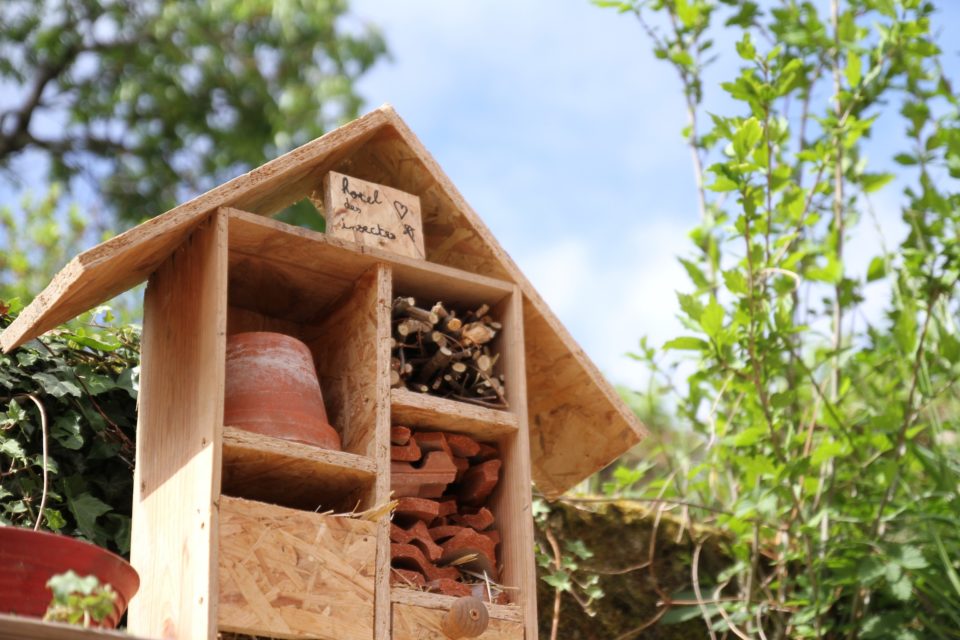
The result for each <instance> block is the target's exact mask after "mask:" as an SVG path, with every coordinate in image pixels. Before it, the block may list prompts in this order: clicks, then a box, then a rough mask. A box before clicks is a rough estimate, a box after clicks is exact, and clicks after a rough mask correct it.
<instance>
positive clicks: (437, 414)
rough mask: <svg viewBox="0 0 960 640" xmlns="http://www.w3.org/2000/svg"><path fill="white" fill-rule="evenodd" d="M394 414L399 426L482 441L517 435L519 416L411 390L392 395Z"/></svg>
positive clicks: (394, 391) (393, 391)
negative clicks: (433, 430) (425, 429)
mask: <svg viewBox="0 0 960 640" xmlns="http://www.w3.org/2000/svg"><path fill="white" fill-rule="evenodd" d="M390 404H391V414H392V415H393V420H394V422H395V423H396V424H409V425H412V426H416V427H420V428H425V427H429V428H432V429H436V430H437V431H455V432H456V433H463V434H465V435H468V436H472V437H474V438H477V439H478V440H482V441H491V440H496V439H498V438H499V437H501V436H504V435H507V434H510V433H516V431H517V429H518V427H519V424H520V421H519V419H518V418H517V415H516V414H514V413H510V412H508V411H501V410H499V409H489V408H487V407H480V406H477V405H475V404H469V403H466V402H460V401H458V400H449V399H447V398H440V397H437V396H432V395H430V394H427V393H418V392H416V391H410V390H408V389H392V390H391V391H390Z"/></svg>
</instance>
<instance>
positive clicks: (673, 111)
mask: <svg viewBox="0 0 960 640" xmlns="http://www.w3.org/2000/svg"><path fill="white" fill-rule="evenodd" d="M939 4H941V5H943V6H947V7H948V9H947V10H946V13H945V15H943V16H942V18H941V20H939V21H938V22H939V24H940V25H941V26H942V28H943V29H944V30H946V29H947V28H948V26H949V25H951V24H954V25H955V24H957V20H958V19H960V8H958V7H957V6H956V5H957V4H960V3H953V2H941V3H939ZM352 6H353V12H354V14H355V15H356V16H357V17H358V18H359V19H361V20H369V21H370V22H373V23H375V24H377V25H379V26H380V27H381V28H382V29H383V31H384V33H385V35H386V37H387V40H388V43H389V45H390V49H391V51H392V53H393V58H394V60H393V62H390V63H382V64H380V65H378V66H377V67H376V68H375V69H374V70H373V71H372V72H371V73H370V74H369V75H368V76H366V77H365V78H364V79H363V81H362V82H361V84H360V91H361V93H362V95H364V96H365V98H366V99H367V100H368V102H369V104H370V105H371V106H376V105H378V104H381V103H384V102H389V103H391V104H393V105H394V107H395V108H396V109H397V111H398V112H399V113H400V115H401V116H402V117H403V118H404V119H405V120H406V122H407V123H408V124H409V125H410V126H411V127H412V128H413V130H414V131H415V132H416V134H417V135H418V136H419V137H420V139H421V140H422V141H423V143H424V144H425V145H426V147H427V148H428V149H429V150H430V151H431V152H432V153H433V155H434V157H435V158H436V159H437V161H438V162H439V163H440V165H441V166H442V167H443V168H444V170H445V171H446V172H447V174H448V175H449V176H450V177H451V179H452V180H453V182H454V183H455V184H456V185H457V186H458V187H459V189H460V191H461V192H462V193H463V194H464V196H465V197H466V199H467V201H468V202H470V204H471V205H472V206H473V208H474V209H475V210H476V211H477V212H478V213H479V214H480V216H481V217H482V218H483V220H484V221H485V222H486V223H487V225H488V226H489V227H490V228H491V230H492V231H493V233H494V234H495V235H496V236H497V238H498V239H499V240H500V242H501V244H502V245H503V246H504V248H505V249H506V250H507V251H508V252H509V253H510V254H511V256H512V257H513V258H514V260H515V261H516V262H517V263H518V264H519V265H520V267H521V269H523V270H524V272H525V273H526V274H527V275H528V277H530V279H531V280H532V281H533V283H534V285H535V286H536V287H537V288H538V290H539V291H540V292H541V293H542V294H543V296H544V297H545V298H546V300H547V302H548V303H549V304H550V305H551V307H552V308H553V309H554V311H555V312H556V313H557V314H558V316H559V317H560V319H561V320H562V321H563V322H564V323H565V324H566V325H567V327H568V328H569V329H570V330H571V332H572V333H573V335H574V337H575V338H576V339H577V340H578V341H579V342H580V344H581V345H582V346H583V347H584V348H585V349H586V351H587V353H588V354H589V355H590V356H591V357H592V358H593V359H594V360H595V361H596V362H597V364H598V365H599V366H600V368H601V369H602V370H603V371H604V372H605V373H606V374H607V376H608V377H609V378H610V379H611V380H613V381H614V382H616V383H622V384H627V385H631V386H637V385H640V384H642V381H643V380H644V379H645V375H644V372H643V371H642V368H641V366H640V365H638V364H636V363H635V362H633V361H631V360H630V359H628V358H626V357H624V355H623V354H624V352H626V351H629V350H631V349H633V348H634V347H635V346H636V344H637V340H638V338H639V337H640V336H641V335H648V336H650V337H651V339H652V340H653V341H654V343H657V344H659V343H660V342H662V341H664V340H666V339H667V338H669V337H671V336H672V335H674V334H675V333H676V332H677V331H678V330H679V328H680V327H679V323H678V322H677V321H676V319H675V314H676V310H677V305H676V298H675V295H674V291H675V290H677V289H688V288H689V287H688V285H687V282H686V278H685V276H684V274H683V272H682V269H681V268H680V266H679V265H678V263H677V261H676V259H675V256H677V255H681V254H683V253H685V252H687V251H688V242H687V240H686V238H687V233H688V232H689V230H690V229H691V228H692V227H693V226H694V225H695V224H696V223H697V217H698V216H697V212H696V201H695V192H694V189H693V177H692V170H691V168H690V156H689V152H688V150H687V149H686V147H685V146H684V144H683V141H682V140H681V138H680V130H681V128H682V127H683V126H684V125H685V123H686V122H685V120H686V118H685V112H684V105H683V102H682V95H681V93H680V90H679V89H680V85H679V82H678V80H677V79H676V77H675V76H674V73H673V71H672V70H671V69H670V68H668V67H667V66H666V65H665V64H664V63H662V62H660V61H657V60H655V59H654V58H653V56H652V54H651V52H650V49H651V47H650V42H649V40H648V39H647V37H646V35H645V34H644V32H643V31H642V29H641V28H640V25H639V24H638V23H637V21H636V20H635V19H633V18H632V17H630V16H624V15H618V14H617V13H616V12H615V11H611V10H601V9H598V8H596V7H594V6H592V5H591V4H590V3H589V2H587V1H586V0H552V1H550V0H525V1H524V2H516V1H510V0H486V1H484V2H470V3H467V2H457V1H451V2H436V1H433V2H430V1H427V0H407V1H404V2H396V3H394V2H390V3H385V2H382V1H379V2H378V1H376V0H354V2H353V3H352ZM720 48H721V49H722V48H723V45H722V43H721V44H720ZM947 48H948V52H949V47H947ZM729 49H732V47H729V46H728V50H729ZM955 49H956V47H954V52H953V53H951V55H950V60H949V63H950V66H951V67H952V68H953V69H956V68H957V65H956V60H957V56H956V53H955ZM728 58H729V56H728ZM731 64H735V61H733V60H730V61H729V62H721V63H719V64H718V65H717V66H716V67H715V68H714V69H713V71H712V77H716V78H726V77H729V76H730V75H732V74H731V72H730V71H731V69H732V67H730V66H729V65H731ZM725 65H726V66H725ZM953 75H954V76H957V75H958V74H956V73H954V74H953ZM718 100H719V101H721V102H719V103H718V102H717V101H718ZM707 103H708V104H711V105H713V106H714V108H717V106H716V105H718V104H719V105H720V106H721V108H722V107H723V106H728V105H729V103H728V102H726V104H724V103H725V101H724V99H723V96H722V95H721V94H720V90H719V89H718V88H716V87H715V86H714V87H708V89H707ZM894 107H898V105H894ZM902 130H903V126H902V124H901V123H900V121H899V120H898V116H897V115H896V108H891V109H890V110H889V113H888V114H884V116H883V117H882V119H881V122H880V123H879V124H878V130H877V134H876V135H874V140H873V141H871V142H870V143H869V146H868V153H869V154H870V156H871V161H877V162H878V163H879V165H878V166H889V163H888V162H887V161H886V158H888V157H889V156H890V155H892V153H891V152H890V150H891V149H892V148H893V147H894V146H895V145H896V142H897V138H898V136H900V135H901V132H902ZM898 192H899V187H895V186H891V187H889V188H888V189H887V190H886V191H885V192H882V193H881V194H879V195H878V197H877V198H876V200H875V202H874V205H875V206H876V208H877V212H878V217H879V220H880V223H881V227H882V228H883V230H884V231H883V232H884V235H885V237H886V239H887V241H888V243H890V244H894V243H895V241H896V240H897V239H898V238H899V236H900V235H901V233H902V227H901V225H900V223H899V212H898V210H897V208H896V202H897V194H898ZM867 227H871V225H864V229H863V232H862V233H858V235H857V236H856V237H855V238H853V239H852V241H851V244H850V248H849V250H848V255H849V256H850V257H851V259H852V260H853V261H854V262H860V263H862V264H863V265H864V266H865V264H866V263H867V261H868V260H869V258H870V257H871V256H872V255H875V253H876V248H877V236H876V233H875V232H873V231H872V230H871V229H868V228H867ZM868 293H871V292H870V291H868ZM872 293H873V295H872V296H871V297H870V299H869V300H868V304H867V305H866V313H868V314H870V313H878V311H879V309H880V305H881V304H882V299H883V297H884V296H883V292H882V291H881V292H878V291H873V292H872Z"/></svg>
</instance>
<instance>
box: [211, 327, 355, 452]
mask: <svg viewBox="0 0 960 640" xmlns="http://www.w3.org/2000/svg"><path fill="white" fill-rule="evenodd" d="M225 396H226V400H225V403H224V411H223V422H224V424H226V425H228V426H231V427H240V428H241V429H246V430H248V431H255V432H257V433H262V434H265V435H268V436H273V437H274V438H283V439H284V440H293V441H295V442H302V443H305V444H312V445H316V446H318V447H323V448H324V449H336V450H340V447H341V444H340V435H339V434H338V433H337V432H336V430H335V429H334V428H333V427H331V426H330V423H329V421H328V420H327V411H326V409H325V408H324V406H323V395H322V393H321V391H320V381H319V379H318V378H317V370H316V368H315V367H314V365H313V355H312V354H311V353H310V348H309V347H307V345H305V344H304V343H302V342H300V341H299V340H297V339H296V338H293V337H291V336H288V335H284V334H282V333H272V332H269V331H253V332H248V333H237V334H234V335H232V336H229V337H228V338H227V369H226V393H225Z"/></svg>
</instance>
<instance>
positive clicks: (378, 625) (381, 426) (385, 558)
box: [374, 264, 393, 640]
mask: <svg viewBox="0 0 960 640" xmlns="http://www.w3.org/2000/svg"><path fill="white" fill-rule="evenodd" d="M392 299H393V273H392V271H391V270H390V267H387V266H385V265H382V264H381V265H379V266H378V267H377V303H376V304H377V372H376V373H377V377H376V393H377V433H376V451H375V453H374V458H375V460H376V462H377V480H376V484H375V485H374V486H375V489H374V493H375V501H376V504H384V503H385V502H387V501H389V500H390V377H389V373H390V338H391V335H390V334H391V330H390V311H391V307H390V302H391V300H392ZM374 604H375V611H374V638H376V639H378V640H379V639H380V638H389V637H390V627H391V624H392V617H391V615H390V611H391V609H390V517H389V516H384V517H382V518H381V519H380V520H379V522H378V523H377V577H376V585H375V599H374Z"/></svg>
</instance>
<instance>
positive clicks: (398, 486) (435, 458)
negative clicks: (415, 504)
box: [390, 451, 457, 498]
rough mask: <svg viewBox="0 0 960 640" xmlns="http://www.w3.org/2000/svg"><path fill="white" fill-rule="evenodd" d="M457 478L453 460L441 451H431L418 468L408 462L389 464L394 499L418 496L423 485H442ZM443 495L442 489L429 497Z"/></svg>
mask: <svg viewBox="0 0 960 640" xmlns="http://www.w3.org/2000/svg"><path fill="white" fill-rule="evenodd" d="M456 477H457V468H456V467H455V466H454V464H453V460H452V459H451V458H450V456H448V455H447V454H446V453H445V452H443V451H431V452H429V453H427V454H426V456H424V458H423V461H422V463H421V464H420V465H419V466H414V465H413V464H412V463H410V462H391V463H390V488H391V489H392V490H393V495H394V496H396V497H400V498H402V497H413V496H420V488H421V487H422V486H423V485H437V484H439V485H444V487H445V486H446V485H448V484H450V483H451V482H453V481H454V479H455V478H456ZM441 495H443V488H441V490H440V492H439V493H436V492H431V495H430V497H435V498H439V497H440V496H441Z"/></svg>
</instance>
